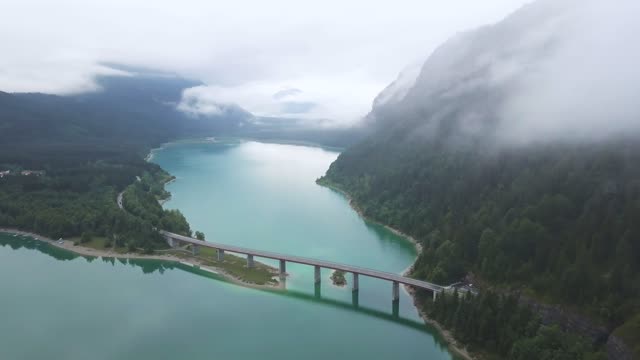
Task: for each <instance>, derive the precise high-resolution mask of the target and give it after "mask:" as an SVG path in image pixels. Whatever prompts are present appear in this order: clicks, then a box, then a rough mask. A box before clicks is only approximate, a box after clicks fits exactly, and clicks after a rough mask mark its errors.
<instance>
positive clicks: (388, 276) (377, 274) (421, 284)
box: [160, 231, 444, 292]
mask: <svg viewBox="0 0 640 360" xmlns="http://www.w3.org/2000/svg"><path fill="white" fill-rule="evenodd" d="M160 233H161V234H162V235H164V236H166V237H170V238H172V239H176V240H179V241H182V242H186V243H190V244H194V245H199V246H204V247H209V248H213V249H220V250H224V251H228V252H232V253H239V254H245V255H253V256H258V257H263V258H267V259H274V260H285V261H288V262H292V263H298V264H305V265H312V266H320V267H323V268H328V269H333V270H341V271H344V272H350V273H356V274H361V275H366V276H370V277H373V278H378V279H384V280H389V281H396V282H398V283H401V284H406V285H411V286H414V287H418V288H422V289H427V290H430V291H434V292H440V291H442V290H444V287H443V286H440V285H436V284H432V283H430V282H427V281H421V280H416V279H411V278H408V277H404V276H401V275H398V274H393V273H388V272H384V271H378V270H372V269H367V268H363V267H359V266H351V265H345V264H338V263H334V262H330V261H324V260H316V259H310V258H305V257H301V256H292V255H285V254H279V253H274V252H269V251H262V250H254V249H249V248H244V247H240V246H233V245H225V244H219V243H213V242H209V241H202V240H197V239H193V238H190V237H187V236H183V235H178V234H174V233H170V232H167V231H160Z"/></svg>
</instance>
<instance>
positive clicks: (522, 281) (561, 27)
mask: <svg viewBox="0 0 640 360" xmlns="http://www.w3.org/2000/svg"><path fill="white" fill-rule="evenodd" d="M580 4H582V3H580ZM580 4H579V3H578V2H576V1H573V0H567V1H548V0H542V1H538V2H535V3H532V4H530V5H527V6H525V7H523V8H522V9H520V10H519V11H517V12H515V13H514V14H512V15H511V16H509V17H508V18H507V19H505V20H503V21H502V22H499V23H497V24H495V25H491V26H486V27H483V28H480V29H477V30H473V31H468V32H465V33H461V34H459V35H457V36H455V37H454V38H452V39H451V40H449V41H447V42H446V43H445V44H443V45H442V46H440V47H439V48H438V49H436V50H435V51H434V52H433V54H432V55H431V56H430V57H429V58H428V59H427V60H426V61H425V63H424V64H423V66H422V68H421V70H420V74H419V75H418V76H417V78H416V80H415V83H414V84H413V85H412V86H411V87H410V88H409V89H407V90H403V92H400V93H396V94H399V95H398V96H395V97H394V96H391V97H389V96H388V94H385V93H383V94H381V95H380V96H379V97H378V98H377V99H376V101H375V102H374V106H373V109H372V111H371V113H370V114H369V115H368V116H367V117H366V118H365V120H364V123H365V124H366V127H367V128H368V129H369V133H370V135H369V136H368V137H367V138H366V139H364V140H363V141H361V142H360V143H358V144H356V145H355V146H352V147H351V148H349V149H347V150H346V151H345V152H343V153H342V154H341V155H340V156H339V157H338V159H337V160H336V161H335V162H334V163H333V164H332V165H331V167H330V169H329V170H328V171H327V174H326V175H325V176H324V177H323V178H321V179H319V183H321V184H325V185H328V186H331V187H335V188H338V189H340V190H342V191H344V192H346V193H348V194H349V195H350V196H351V197H352V199H353V201H354V204H355V205H356V206H357V207H358V208H359V209H360V210H362V212H363V213H364V215H366V216H367V217H369V218H371V219H373V220H375V221H378V222H381V223H384V224H387V225H390V226H392V227H394V228H396V229H398V230H401V231H403V232H405V233H407V234H409V235H411V236H413V237H415V238H416V239H417V240H418V241H420V242H421V244H422V245H423V252H422V253H421V254H420V255H419V258H418V260H417V262H416V265H415V267H414V269H413V274H412V275H413V276H415V277H417V278H422V279H429V280H431V281H434V282H436V283H442V284H448V283H452V282H456V281H460V280H464V279H466V280H468V281H469V280H471V279H473V280H472V281H473V282H474V283H480V284H485V285H486V288H488V289H491V288H495V287H499V288H500V289H502V291H503V292H516V293H523V294H528V295H529V296H531V297H534V298H535V299H540V300H542V301H543V303H551V304H558V305H559V306H560V307H561V309H563V310H560V311H561V312H566V309H573V310H575V311H576V313H577V314H580V315H581V316H582V315H583V316H586V317H587V318H589V319H591V320H590V321H593V323H596V324H602V325H603V326H604V327H605V328H608V329H610V330H612V329H615V328H618V327H619V326H622V325H623V324H625V323H627V322H628V321H633V320H632V319H633V317H634V316H637V315H636V314H640V285H638V284H640V226H639V225H638V222H637V221H636V220H635V219H638V218H639V217H640V181H639V179H640V136H638V132H637V127H635V128H634V127H629V128H628V129H627V131H624V132H623V133H622V134H620V135H616V136H613V135H611V136H596V135H598V134H595V135H594V136H593V137H591V138H585V137H572V132H567V133H562V134H557V133H554V134H553V136H546V137H536V135H538V133H537V132H536V131H534V130H531V131H530V132H529V133H527V132H511V131H512V130H511V129H512V128H513V127H514V126H515V125H517V126H518V127H521V128H523V129H524V128H526V127H524V125H530V127H529V128H528V129H535V126H537V125H538V124H535V123H533V124H532V123H529V124H524V122H523V121H524V120H523V119H524V118H526V117H525V116H522V117H519V116H514V114H519V113H520V114H522V112H514V111H511V110H513V108H512V106H513V105H514V104H518V102H517V101H514V98H515V97H517V96H516V95H519V94H522V92H523V90H527V89H525V88H526V87H527V86H529V85H530V84H532V82H531V79H532V77H536V76H538V75H540V74H544V73H545V72H546V71H548V69H549V67H553V66H556V64H559V62H556V61H555V59H557V58H558V56H560V55H561V54H562V51H564V50H563V49H564V46H565V45H566V44H567V40H568V39H570V37H569V36H568V35H567V34H568V33H571V32H568V30H567V29H573V25H574V22H575V21H576V19H579V18H580V16H581V10H580V9H581V7H580ZM559 54H560V55H559ZM558 66H559V65H558ZM556 74H558V73H556ZM585 75H587V74H585ZM555 81H558V82H561V81H562V80H561V78H556V79H555ZM394 87H395V86H394V85H393V84H392V85H391V86H390V88H391V89H392V88H394ZM385 91H388V90H385ZM620 91H621V92H622V91H623V89H622V88H620ZM575 93H580V91H577V90H575ZM381 99H382V100H385V101H382V100H381ZM386 99H391V100H392V101H386ZM559 99H562V98H559ZM596 99H597V98H594V99H592V101H595V100H596ZM520 100H521V99H518V101H520ZM549 106H555V104H551V105H549ZM585 106H587V105H586V103H585ZM542 110H543V113H544V110H545V109H542ZM571 110H572V109H571ZM611 111H612V112H611V114H615V112H613V111H614V110H613V109H612V110H611ZM548 113H551V112H548ZM553 113H554V116H559V117H558V119H555V118H554V121H556V122H559V121H562V120H563V118H562V116H564V117H565V120H566V121H573V120H574V119H573V115H572V113H571V112H567V111H565V112H557V111H553ZM563 114H564V115H563ZM576 116H577V115H576ZM612 116H614V115H612ZM636 119H637V118H636ZM540 120H541V121H542V120H545V119H540ZM586 120H587V119H585V121H586ZM599 120H601V121H602V122H603V123H607V122H608V123H609V124H614V123H615V122H616V120H619V119H609V118H605V119H599ZM620 120H621V119H620ZM635 123H636V124H637V121H636V122H635ZM593 124H594V123H586V124H585V127H588V126H594V125H593ZM577 130H578V129H575V132H578V131H577ZM514 134H517V136H516V135H514ZM523 135H525V137H522V136H523ZM494 300H495V299H494ZM494 300H491V298H483V300H481V301H489V302H491V301H494ZM455 309H456V305H454V306H453V308H452V310H451V311H452V312H451V314H450V317H449V319H452V318H453V317H454V312H455ZM458 309H459V308H458ZM470 309H474V311H480V310H478V309H477V308H473V307H471V308H470ZM470 311H471V310H470ZM477 318H478V319H480V318H482V317H481V316H478V317H477ZM465 321H466V320H465ZM636 322H637V320H636ZM475 325H478V324H477V323H475V324H474V323H473V321H471V323H468V324H467V326H466V327H465V328H464V329H467V330H468V329H474V328H475V327H474V326H475ZM511 325H513V324H511ZM511 325H510V326H511ZM573 325H575V324H573ZM626 328H630V326H628V325H627V326H626ZM565 329H566V330H572V329H571V326H570V325H567V326H566V328H565ZM467 330H464V331H463V330H462V328H461V329H460V334H463V333H466V332H467ZM477 330H478V332H477V333H473V332H471V333H473V334H471V333H470V334H469V335H468V337H467V338H465V342H467V343H471V344H472V345H474V346H478V347H479V348H480V349H484V350H489V351H490V352H494V353H499V354H500V355H501V356H502V357H505V358H512V359H513V358H518V357H517V356H515V355H514V354H515V353H514V352H518V351H517V349H516V348H520V346H525V345H524V344H520V345H518V346H516V345H514V343H515V340H512V341H511V343H506V345H504V344H503V345H501V346H498V345H497V344H498V342H495V340H496V339H495V338H483V337H482V336H485V335H486V334H485V335H482V333H483V331H482V330H481V326H480V325H478V327H477ZM456 331H457V330H456ZM496 331H498V330H496ZM506 333H508V331H507V332H506ZM512 333H513V332H512ZM525 333H526V331H525ZM609 333H611V331H609ZM624 333H625V334H627V338H626V339H625V340H626V343H627V344H630V345H633V344H635V343H638V341H639V340H640V334H635V335H632V336H630V335H629V333H630V332H629V331H627V332H624ZM538 335H539V336H540V338H541V339H543V338H545V336H546V335H545V334H538ZM583 335H584V334H583ZM461 336H462V335H461ZM486 336H491V335H486ZM510 336H513V335H510ZM498 338H499V337H498ZM502 339H503V340H504V339H505V338H504V337H503V338H502ZM500 341H502V340H500ZM527 341H530V342H534V340H533V338H531V339H530V340H527ZM535 341H537V340H535ZM600 341H606V336H605V339H604V340H603V339H602V338H597V339H596V343H597V344H600V343H599V342H600ZM637 355H638V354H636V356H637Z"/></svg>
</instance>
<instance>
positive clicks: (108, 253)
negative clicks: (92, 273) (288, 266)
mask: <svg viewBox="0 0 640 360" xmlns="http://www.w3.org/2000/svg"><path fill="white" fill-rule="evenodd" d="M0 233H5V234H14V235H21V236H27V237H30V238H32V239H35V240H37V241H41V242H44V243H46V244H49V245H51V246H54V247H56V248H58V249H63V250H66V251H69V252H71V253H74V254H76V255H79V256H93V257H107V258H116V259H134V260H158V261H166V262H175V263H181V264H183V265H190V266H192V267H194V268H199V269H202V270H205V271H208V272H210V273H214V274H216V275H219V276H221V277H223V278H224V279H225V280H227V281H229V282H232V283H234V284H237V285H240V286H244V287H249V288H254V289H269V290H280V289H281V286H280V284H279V283H278V284H273V285H269V284H265V285H260V284H254V283H250V282H246V281H244V280H242V279H240V278H238V277H236V276H233V275H231V274H229V273H228V272H227V271H226V270H224V269H223V268H219V267H215V266H210V265H204V264H202V262H201V261H198V259H197V258H196V259H194V258H190V259H185V258H181V257H178V256H175V255H161V254H152V255H145V254H136V253H119V252H116V251H113V250H98V249H93V248H88V247H85V246H82V245H74V244H73V242H72V241H70V240H63V243H62V244H59V243H58V241H56V240H53V239H51V238H48V237H46V236H43V235H40V234H36V233H34V232H30V231H24V230H20V229H14V228H2V227H0ZM265 266H268V265H265ZM268 267H269V268H270V269H273V270H274V271H275V270H276V269H275V268H272V267H271V266H268Z"/></svg>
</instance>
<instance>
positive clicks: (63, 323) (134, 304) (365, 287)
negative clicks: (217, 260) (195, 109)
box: [0, 140, 452, 360]
mask: <svg viewBox="0 0 640 360" xmlns="http://www.w3.org/2000/svg"><path fill="white" fill-rule="evenodd" d="M337 156H338V152H336V151H333V150H329V149H322V148H319V147H311V146H297V145H286V144H267V143H259V142H252V141H238V140H230V141H220V142H212V141H201V142H195V141H194V142H181V143H172V144H168V145H166V146H164V147H163V148H161V149H159V150H156V151H154V152H153V156H152V157H151V161H153V162H155V163H157V164H159V165H160V166H162V167H163V168H164V169H165V170H167V171H168V172H170V173H171V174H173V175H175V176H176V180H175V181H174V182H172V183H170V184H169V185H168V186H167V189H168V190H169V191H170V192H171V193H172V198H171V200H170V201H168V202H167V203H165V205H164V206H165V207H166V208H171V209H174V208H175V209H179V210H180V211H182V212H183V213H184V215H185V216H186V218H187V220H188V221H189V223H190V224H191V227H192V229H193V230H194V231H195V230H199V231H202V232H204V233H205V235H206V238H207V239H208V240H211V241H215V242H221V243H227V244H234V245H239V246H244V247H251V248H256V249H261V250H267V251H274V252H281V253H286V254H292V255H299V256H305V257H312V258H318V259H325V260H329V261H334V262H342V263H346V264H351V265H358V266H363V267H368V268H373V269H377V270H383V271H390V272H396V273H401V272H403V271H404V270H405V269H406V268H407V267H408V266H410V265H411V263H412V262H413V260H414V258H415V256H416V253H415V249H414V247H413V245H412V244H410V243H409V242H408V241H407V240H406V239H404V238H402V237H399V236H397V235H395V234H393V233H392V232H390V231H388V230H387V229H385V228H384V227H381V226H379V225H376V224H371V223H368V222H367V221H365V220H363V219H362V218H361V217H360V216H359V215H358V214H357V213H356V212H355V211H354V210H353V209H352V208H351V207H350V206H349V203H348V201H347V200H346V199H345V198H344V197H343V196H342V195H341V194H338V193H336V192H334V191H332V190H330V189H327V188H324V187H321V186H318V185H316V184H315V180H316V179H317V178H318V177H320V176H322V175H323V174H324V172H325V171H326V169H327V168H328V167H329V165H330V164H331V162H332V161H333V160H335V159H336V157H337ZM0 245H2V246H1V247H0V289H1V296H0V308H1V309H3V317H2V322H0V339H1V340H0V345H1V346H0V358H2V359H41V358H44V357H47V358H64V359H89V358H90V359H114V358H120V359H125V358H130V359H176V358H181V359H212V358H221V359H252V358H256V357H259V358H262V359H271V358H273V359H326V358H339V359H343V358H352V359H391V358H394V359H433V360H440V359H451V358H452V355H450V354H449V352H448V351H447V349H446V344H444V343H443V342H442V339H441V338H440V336H439V335H437V334H436V333H435V331H434V330H433V329H432V328H430V327H427V326H425V325H424V324H423V323H422V321H421V320H420V318H419V317H418V314H417V311H416V309H415V308H414V307H413V305H412V303H411V299H410V298H409V296H408V295H407V294H406V293H404V291H401V299H400V302H399V307H398V308H396V309H394V308H393V306H392V301H391V284H390V283H389V282H386V281H382V280H376V279H371V278H366V277H363V276H361V277H360V291H359V293H358V296H357V298H355V297H354V295H353V293H352V292H351V290H350V288H349V286H347V287H344V288H339V287H336V286H333V285H332V283H331V280H330V279H329V276H330V275H331V273H330V271H329V270H325V269H323V272H322V284H321V285H320V286H319V287H316V286H314V281H313V268H312V267H309V266H303V265H295V264H287V271H288V272H289V273H290V276H289V277H288V279H287V280H286V284H285V288H286V289H285V290H260V289H252V288H246V287H242V286H239V285H235V284H233V283H230V282H228V281H225V280H224V279H222V278H218V277H216V276H215V275H210V274H204V273H201V272H199V271H197V270H194V269H191V268H188V267H186V266H183V265H176V264H171V263H162V262H158V261H151V260H145V261H141V260H138V261H124V260H122V261H121V260H115V259H91V258H85V257H80V256H75V255H73V254H70V253H68V252H65V251H63V250H60V249H57V248H53V247H51V246H49V245H47V244H44V243H40V242H37V241H35V240H30V239H28V238H24V237H14V236H10V235H6V234H0ZM256 260H261V259H256ZM264 262H266V263H270V264H273V263H272V262H269V261H266V260H265V261H264ZM347 281H348V282H350V281H351V276H350V274H347Z"/></svg>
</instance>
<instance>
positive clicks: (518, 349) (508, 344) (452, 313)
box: [419, 291, 607, 360]
mask: <svg viewBox="0 0 640 360" xmlns="http://www.w3.org/2000/svg"><path fill="white" fill-rule="evenodd" d="M422 295H423V296H420V297H419V298H420V301H421V303H422V306H423V308H425V309H427V313H428V315H429V317H430V318H431V319H434V320H436V321H438V323H440V324H442V325H443V326H445V327H446V328H447V329H450V331H451V332H452V334H453V336H454V337H455V338H456V340H458V341H460V342H461V343H463V344H466V345H467V347H468V348H469V349H470V350H472V351H473V352H474V353H482V354H483V355H484V358H487V359H489V360H492V359H496V360H497V359H510V360H541V359H575V360H604V359H606V358H607V357H606V355H605V354H604V353H602V352H599V351H598V350H597V348H596V347H595V346H594V345H593V344H591V343H589V342H588V341H586V340H585V339H582V338H580V337H578V336H576V335H572V334H568V333H565V332H563V331H561V330H560V329H559V328H558V327H557V326H544V325H542V324H541V321H540V318H539V317H538V316H537V315H536V314H534V313H533V312H532V311H531V310H530V309H529V308H527V307H524V306H521V305H519V304H518V299H517V297H516V296H513V295H500V294H498V293H495V292H493V291H486V292H483V293H481V294H480V295H477V298H476V297H475V296H474V295H471V293H466V294H462V293H460V294H459V293H458V292H454V293H452V294H451V293H444V294H441V295H440V296H438V297H437V298H436V300H435V301H432V300H431V298H430V296H428V295H427V296H424V294H422Z"/></svg>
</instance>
